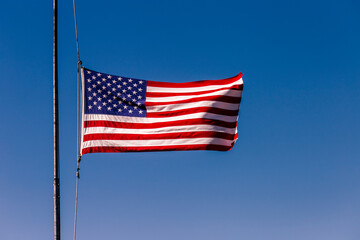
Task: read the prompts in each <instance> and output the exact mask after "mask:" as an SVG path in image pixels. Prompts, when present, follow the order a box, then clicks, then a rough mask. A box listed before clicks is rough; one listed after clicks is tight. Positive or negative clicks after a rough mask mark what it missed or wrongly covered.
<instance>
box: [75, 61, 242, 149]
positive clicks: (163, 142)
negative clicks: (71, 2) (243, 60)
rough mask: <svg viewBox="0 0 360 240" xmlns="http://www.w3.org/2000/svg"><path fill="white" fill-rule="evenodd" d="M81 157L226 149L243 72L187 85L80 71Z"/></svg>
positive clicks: (233, 133) (234, 128)
mask: <svg viewBox="0 0 360 240" xmlns="http://www.w3.org/2000/svg"><path fill="white" fill-rule="evenodd" d="M81 80H82V94H81V98H82V100H81V103H82V106H81V111H82V113H81V118H82V119H81V151H80V152H81V154H82V155H83V154H86V153H96V152H146V151H180V150H217V151H228V150H230V149H231V148H232V147H233V145H234V143H235V141H236V140H237V136H238V134H237V120H238V113H239V106H240V101H241V94H242V90H243V80H242V74H241V73H240V74H238V75H237V76H235V77H232V78H227V79H222V80H204V81H196V82H186V83H169V82H157V81H146V80H140V79H135V78H128V77H120V76H114V75H109V74H105V73H100V72H96V71H93V70H90V69H86V68H82V69H81Z"/></svg>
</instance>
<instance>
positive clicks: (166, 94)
mask: <svg viewBox="0 0 360 240" xmlns="http://www.w3.org/2000/svg"><path fill="white" fill-rule="evenodd" d="M221 90H239V91H241V90H243V85H242V84H241V85H234V86H231V87H226V88H219V89H215V90H208V91H201V92H183V93H173V92H147V93H146V97H173V96H189V95H190V96H191V95H200V94H207V93H213V92H217V91H221Z"/></svg>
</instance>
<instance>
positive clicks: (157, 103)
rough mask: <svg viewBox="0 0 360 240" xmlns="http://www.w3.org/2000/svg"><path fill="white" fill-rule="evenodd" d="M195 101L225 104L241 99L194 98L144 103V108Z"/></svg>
mask: <svg viewBox="0 0 360 240" xmlns="http://www.w3.org/2000/svg"><path fill="white" fill-rule="evenodd" d="M197 101H218V102H226V103H239V102H240V101H241V97H229V96H209V97H195V98H190V99H185V100H179V101H171V102H147V101H146V102H145V105H146V106H158V105H170V104H178V103H192V102H197Z"/></svg>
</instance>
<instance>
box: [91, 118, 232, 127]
mask: <svg viewBox="0 0 360 240" xmlns="http://www.w3.org/2000/svg"><path fill="white" fill-rule="evenodd" d="M203 124H207V125H215V126H220V127H226V128H235V127H236V122H225V121H221V120H213V119H203V118H199V119H187V120H178V121H168V122H156V123H129V122H114V121H84V128H89V127H111V128H133V129H151V128H161V127H173V126H185V125H203Z"/></svg>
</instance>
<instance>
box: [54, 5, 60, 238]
mask: <svg viewBox="0 0 360 240" xmlns="http://www.w3.org/2000/svg"><path fill="white" fill-rule="evenodd" d="M57 5H58V4H57V0H53V30H54V32H53V108H54V116H53V117H54V240H60V175H59V114H58V112H59V103H58V51H57V50H58V49H57V15H58V12H57Z"/></svg>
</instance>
